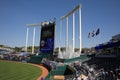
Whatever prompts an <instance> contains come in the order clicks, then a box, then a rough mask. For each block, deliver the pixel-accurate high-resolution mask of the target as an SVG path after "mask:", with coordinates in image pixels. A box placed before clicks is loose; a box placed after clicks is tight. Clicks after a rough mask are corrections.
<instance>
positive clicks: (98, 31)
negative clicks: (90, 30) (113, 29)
mask: <svg viewBox="0 0 120 80" xmlns="http://www.w3.org/2000/svg"><path fill="white" fill-rule="evenodd" d="M99 33H100V28H98V29H97V31H96V33H95V34H96V36H97V35H98V34H99Z"/></svg>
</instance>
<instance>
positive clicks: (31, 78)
mask: <svg viewBox="0 0 120 80" xmlns="http://www.w3.org/2000/svg"><path fill="white" fill-rule="evenodd" d="M40 75H41V69H40V68H38V67H36V66H33V65H30V64H21V63H18V62H8V61H0V80H36V79H37V77H38V76H40Z"/></svg>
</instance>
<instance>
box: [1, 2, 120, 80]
mask: <svg viewBox="0 0 120 80" xmlns="http://www.w3.org/2000/svg"><path fill="white" fill-rule="evenodd" d="M81 8H82V5H81V4H79V5H78V6H76V7H75V8H73V9H72V10H71V11H70V12H68V13H67V14H65V15H64V16H61V17H60V23H61V24H60V27H61V28H60V40H59V49H58V52H57V54H56V51H55V35H56V33H55V31H56V19H54V20H53V21H48V22H47V21H45V22H41V23H40V24H28V25H27V34H26V48H25V52H23V54H21V55H7V54H4V55H3V56H0V59H1V60H0V67H1V68H0V80H120V58H119V57H120V34H117V35H115V36H113V37H112V39H111V40H110V41H108V42H107V43H102V44H98V45H97V46H95V47H93V48H91V50H92V51H91V54H84V53H85V52H84V51H83V50H82V36H81V35H82V28H81ZM76 12H77V13H78V14H77V15H78V17H77V18H78V20H79V23H78V24H79V36H78V37H79V41H78V44H79V49H78V50H77V51H76V50H75V34H76V32H75V18H76V17H75V13H76ZM71 15H72V26H73V27H72V28H73V29H72V30H73V31H72V35H71V36H72V47H70V46H69V43H68V40H69V38H68V35H69V34H68V31H69V30H68V29H69V28H68V19H69V17H70V16H71ZM63 20H66V31H65V32H66V34H64V35H65V36H66V41H65V43H66V47H65V50H62V46H61V42H62V35H63V34H62V28H64V26H63V25H62V22H63ZM37 26H38V27H40V30H41V33H40V44H39V51H38V54H37V55H36V54H34V41H35V40H34V37H35V28H36V27H37ZM31 27H34V32H33V47H32V54H31V55H28V54H26V53H27V48H28V34H29V28H31ZM99 33H100V28H98V30H97V31H96V33H95V34H94V35H96V36H97V35H99Z"/></svg>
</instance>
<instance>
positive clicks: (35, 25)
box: [26, 23, 41, 54]
mask: <svg viewBox="0 0 120 80" xmlns="http://www.w3.org/2000/svg"><path fill="white" fill-rule="evenodd" d="M26 26H27V33H26V52H27V45H28V35H29V28H30V27H34V31H33V43H32V54H33V53H34V45H35V32H36V28H35V27H37V26H41V23H39V24H27V25H26Z"/></svg>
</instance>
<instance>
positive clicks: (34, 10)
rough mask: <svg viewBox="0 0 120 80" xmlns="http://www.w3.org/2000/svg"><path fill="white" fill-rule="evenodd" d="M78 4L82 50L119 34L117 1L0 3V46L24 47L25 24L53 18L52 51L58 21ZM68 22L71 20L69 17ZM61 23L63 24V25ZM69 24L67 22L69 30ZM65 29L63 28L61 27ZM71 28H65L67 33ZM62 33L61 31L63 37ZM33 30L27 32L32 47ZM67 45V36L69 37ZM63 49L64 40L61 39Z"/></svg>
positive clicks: (8, 0) (21, 0)
mask: <svg viewBox="0 0 120 80" xmlns="http://www.w3.org/2000/svg"><path fill="white" fill-rule="evenodd" d="M80 3H81V4H82V42H83V43H82V46H83V47H93V46H95V45H97V44H99V43H104V42H107V41H109V40H110V39H111V37H112V36H114V35H116V34H119V33H120V0H0V44H2V45H8V46H12V47H15V46H25V39H26V38H25V37H26V24H33V23H40V22H43V21H49V19H53V18H54V17H56V47H58V44H59V27H60V17H61V16H63V15H65V14H66V13H68V12H69V11H71V10H72V9H73V8H74V7H75V6H77V5H78V4H80ZM77 18H78V13H77V12H76V47H79V45H78V44H79V41H78V36H77V35H78V30H77V29H78V23H77V22H78V19H77ZM70 19H71V16H70ZM64 23H65V22H63V24H64ZM71 25H72V24H71V23H70V22H69V26H71ZM63 27H65V25H63ZM98 28H100V34H99V35H98V36H96V37H94V38H90V39H88V33H89V32H92V31H93V30H94V31H96V30H97V29H98ZM71 31H72V28H69V33H71ZM64 33H65V30H63V34H62V35H64ZM39 34H40V28H39V27H37V30H36V38H35V45H37V46H38V45H39V40H40V35H39ZM32 35H33V28H31V29H30V31H29V43H28V44H29V45H28V46H31V45H32ZM69 40H70V41H69V45H72V44H70V43H71V40H72V38H71V36H69ZM61 45H62V46H65V36H63V38H62V43H61Z"/></svg>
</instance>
